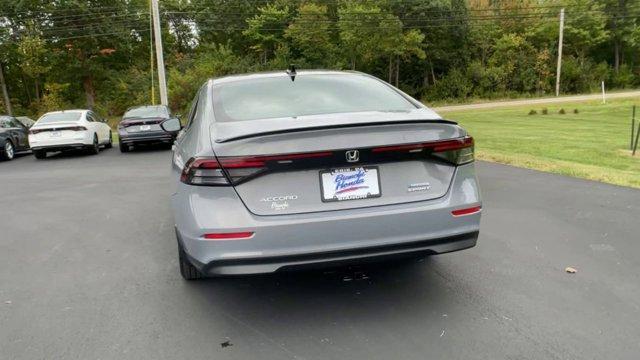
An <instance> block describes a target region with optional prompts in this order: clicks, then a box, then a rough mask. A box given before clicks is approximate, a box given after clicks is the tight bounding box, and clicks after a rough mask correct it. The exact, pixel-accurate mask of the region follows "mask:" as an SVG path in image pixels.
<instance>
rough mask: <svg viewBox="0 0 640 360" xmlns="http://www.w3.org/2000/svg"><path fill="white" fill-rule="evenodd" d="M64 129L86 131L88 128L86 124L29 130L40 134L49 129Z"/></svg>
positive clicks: (30, 132)
mask: <svg viewBox="0 0 640 360" xmlns="http://www.w3.org/2000/svg"><path fill="white" fill-rule="evenodd" d="M64 130H69V131H86V130H87V128H86V127H84V126H67V127H61V128H49V129H31V130H29V134H34V135H35V134H38V133H41V132H47V131H64Z"/></svg>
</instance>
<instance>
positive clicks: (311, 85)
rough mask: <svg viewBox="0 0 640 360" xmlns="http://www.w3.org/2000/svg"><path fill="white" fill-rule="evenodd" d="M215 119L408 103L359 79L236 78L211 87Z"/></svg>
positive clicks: (403, 107)
mask: <svg viewBox="0 0 640 360" xmlns="http://www.w3.org/2000/svg"><path fill="white" fill-rule="evenodd" d="M213 108H214V112H215V115H216V121H242V120H256V119H269V118H279V117H296V116H303V115H319V114H331V113H343V112H358V111H409V110H412V109H415V108H416V106H414V105H413V104H412V103H410V102H409V101H408V100H407V99H405V98H404V97H403V96H402V95H400V94H399V93H398V92H396V91H395V90H393V89H392V88H390V87H389V86H387V85H386V84H384V83H382V82H380V81H378V80H376V79H374V78H370V77H368V76H363V75H326V74H324V75H323V74H313V75H299V76H297V77H296V78H295V81H291V79H290V78H289V77H288V76H286V77H285V76H278V77H269V78H259V79H247V80H238V81H233V82H228V83H220V84H218V85H215V86H214V89H213Z"/></svg>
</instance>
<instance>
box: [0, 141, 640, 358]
mask: <svg viewBox="0 0 640 360" xmlns="http://www.w3.org/2000/svg"><path fill="white" fill-rule="evenodd" d="M478 170H479V176H480V181H481V184H482V187H483V193H484V197H485V210H484V215H483V224H482V226H483V228H482V231H481V236H480V242H479V244H478V246H477V247H476V248H474V249H471V250H467V251H464V252H460V253H453V254H447V255H443V256H438V257H432V258H428V259H426V260H424V261H421V262H412V263H404V264H402V263H392V264H384V265H381V266H378V267H376V268H371V267H365V268H352V269H341V270H338V271H335V272H331V273H317V272H315V273H314V272H312V273H299V274H283V275H279V276H264V277H245V278H233V279H217V280H215V279H214V280H207V281H201V282H190V283H187V282H184V281H183V280H182V279H181V278H180V276H179V274H178V271H177V265H176V243H175V240H174V236H173V229H172V223H171V216H170V212H169V205H168V194H169V192H170V182H169V180H168V178H167V175H168V172H169V152H167V151H161V150H158V151H148V152H135V153H131V154H120V153H119V152H118V150H117V149H113V150H107V151H104V152H102V153H100V154H99V155H97V156H63V157H60V156H59V157H55V158H52V159H48V160H44V161H36V160H35V159H34V158H33V157H31V156H27V157H21V158H18V159H16V160H15V161H13V162H10V163H0V359H3V360H4V359H83V360H84V359H216V360H219V359H340V360H343V359H505V358H509V359H637V356H638V354H640V341H639V340H638V339H640V191H638V190H633V189H628V188H622V187H616V186H610V185H605V184H599V183H595V182H590V181H584V180H579V179H572V178H567V177H562V176H558V175H551V174H545V173H540V172H535V171H529V170H522V169H517V168H513V167H508V166H502V165H496V164H489V163H478ZM355 231H357V229H355ZM566 266H574V267H575V268H577V269H578V272H577V273H576V274H573V275H570V274H567V273H565V272H564V269H565V267H566Z"/></svg>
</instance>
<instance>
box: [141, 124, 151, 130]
mask: <svg viewBox="0 0 640 360" xmlns="http://www.w3.org/2000/svg"><path fill="white" fill-rule="evenodd" d="M149 130H151V125H140V131H149Z"/></svg>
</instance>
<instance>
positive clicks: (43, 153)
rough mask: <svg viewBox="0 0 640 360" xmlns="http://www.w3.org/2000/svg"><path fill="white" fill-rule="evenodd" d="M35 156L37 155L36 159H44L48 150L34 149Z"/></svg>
mask: <svg viewBox="0 0 640 360" xmlns="http://www.w3.org/2000/svg"><path fill="white" fill-rule="evenodd" d="M33 156H35V157H36V159H39V160H42V159H45V158H46V157H47V152H46V151H44V150H33Z"/></svg>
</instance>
